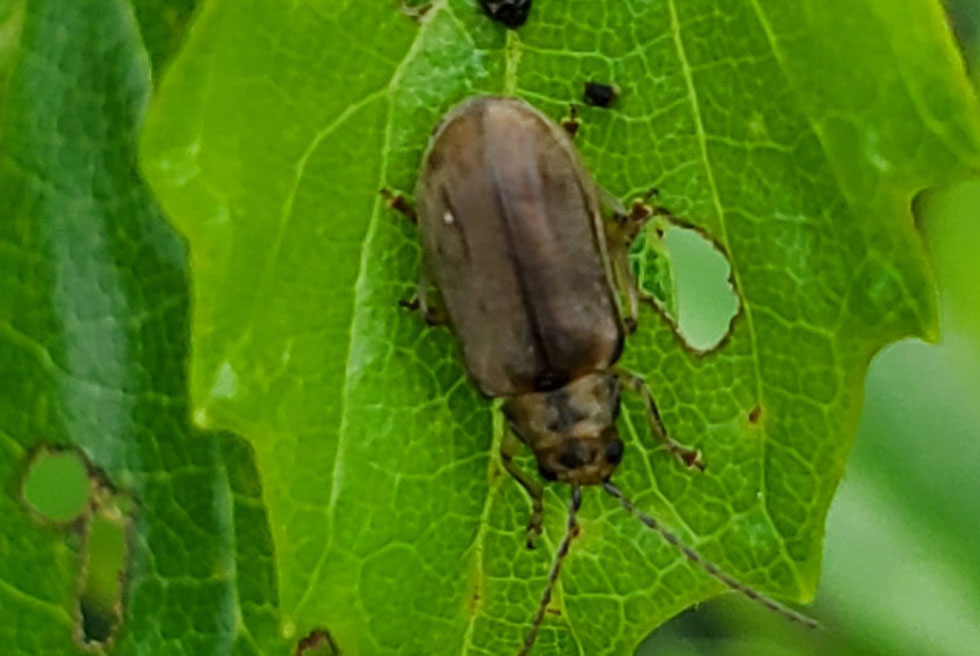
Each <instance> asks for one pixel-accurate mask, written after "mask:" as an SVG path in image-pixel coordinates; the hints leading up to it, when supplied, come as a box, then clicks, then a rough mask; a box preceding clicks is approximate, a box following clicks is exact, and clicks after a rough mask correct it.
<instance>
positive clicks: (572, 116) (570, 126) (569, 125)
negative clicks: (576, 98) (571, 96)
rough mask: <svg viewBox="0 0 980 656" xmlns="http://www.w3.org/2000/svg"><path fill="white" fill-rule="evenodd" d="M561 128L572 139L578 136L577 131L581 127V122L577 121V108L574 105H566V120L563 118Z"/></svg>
mask: <svg viewBox="0 0 980 656" xmlns="http://www.w3.org/2000/svg"><path fill="white" fill-rule="evenodd" d="M561 127H562V129H563V130H565V132H567V133H568V136H569V137H571V138H572V139H574V138H575V135H576V134H578V129H579V128H580V127H582V122H581V121H579V120H578V106H576V105H575V103H568V118H563V119H562V121H561Z"/></svg>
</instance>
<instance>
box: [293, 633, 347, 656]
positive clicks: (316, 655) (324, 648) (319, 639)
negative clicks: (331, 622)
mask: <svg viewBox="0 0 980 656" xmlns="http://www.w3.org/2000/svg"><path fill="white" fill-rule="evenodd" d="M294 654H295V656H339V655H340V649H339V648H338V647H337V643H335V642H334V641H333V638H332V637H331V636H330V632H329V631H326V630H324V629H313V630H312V631H310V633H309V634H308V635H307V636H306V637H305V638H303V639H302V640H300V641H299V642H297V643H296V651H295V652H294Z"/></svg>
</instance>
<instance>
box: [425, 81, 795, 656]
mask: <svg viewBox="0 0 980 656" xmlns="http://www.w3.org/2000/svg"><path fill="white" fill-rule="evenodd" d="M604 205H609V206H611V208H612V213H613V215H614V216H613V220H605V219H604V216H603V215H604ZM652 214H653V212H652V211H643V208H642V205H637V206H634V208H633V211H632V212H629V213H626V212H625V211H623V210H621V209H618V208H617V206H616V204H615V203H605V202H604V200H603V194H602V192H601V191H600V190H599V188H598V187H597V186H596V184H595V183H594V182H593V181H592V178H591V176H590V175H589V174H588V172H587V170H586V169H585V167H584V166H583V164H582V162H581V160H580V159H579V155H578V153H577V151H576V149H575V147H574V145H573V144H572V141H571V139H570V138H569V137H568V135H566V134H565V132H563V131H562V130H561V128H560V127H558V126H557V125H555V124H554V123H553V122H552V121H551V120H550V119H549V118H547V117H546V116H545V115H544V114H542V113H541V112H539V111H538V110H536V109H534V108H533V107H531V106H530V105H528V104H527V103H525V102H523V101H522V100H518V99H515V98H507V97H500V96H477V97H474V98H471V99H469V100H467V101H464V102H463V103H461V104H460V105H458V106H456V107H455V108H453V109H452V110H450V111H449V113H448V114H447V115H446V116H445V117H444V118H443V120H442V121H441V123H440V124H439V125H438V127H437V128H436V130H435V132H434V133H433V135H432V137H431V139H430V142H429V146H428V149H427V151H426V153H425V155H424V158H423V163H422V168H421V172H420V175H419V181H418V186H417V189H416V218H417V222H418V228H419V233H420V236H421V241H422V255H423V268H422V279H421V280H420V283H419V293H418V296H417V303H415V305H416V306H417V307H418V308H419V309H420V310H421V311H422V312H423V313H424V314H426V315H427V316H432V315H431V306H430V303H429V300H428V298H427V296H426V292H427V290H428V286H429V282H430V281H431V282H432V283H434V285H435V287H436V288H437V289H438V290H439V292H440V294H441V297H442V306H443V308H442V309H443V310H444V314H445V320H446V322H447V323H448V324H449V326H450V327H451V329H452V330H453V332H454V333H455V335H456V338H457V341H458V343H459V346H460V350H461V352H462V356H463V360H464V363H465V365H466V369H467V372H468V373H469V376H470V378H471V379H472V381H473V382H474V383H475V384H476V386H477V387H478V388H479V390H480V391H481V392H482V393H483V394H484V395H485V396H487V397H493V398H502V399H503V412H504V414H505V416H506V418H507V424H508V427H509V430H508V432H507V435H506V436H505V437H504V439H503V440H502V442H501V447H500V456H501V463H502V464H503V466H504V467H505V468H506V469H507V471H508V473H509V474H510V475H511V476H512V477H513V478H514V479H515V480H516V481H517V482H518V483H519V484H520V485H521V486H522V487H523V488H524V489H525V490H526V491H527V492H528V494H529V496H530V498H531V507H532V511H531V518H530V521H529V523H528V528H527V531H528V533H527V534H528V546H531V545H532V540H533V536H534V535H535V534H538V533H540V532H541V519H542V511H543V508H542V497H543V489H542V487H541V485H540V484H539V483H538V482H537V481H535V480H534V479H533V478H532V477H531V476H529V475H528V474H527V473H525V472H524V471H522V470H521V469H520V468H518V467H517V466H516V465H515V463H514V456H515V455H516V453H517V451H518V449H519V447H520V444H521V443H522V442H523V443H524V444H526V445H527V446H528V447H530V448H531V450H532V451H533V452H534V456H535V459H536V461H537V465H538V470H539V473H540V475H541V476H542V477H543V478H544V479H546V480H550V481H559V482H562V483H567V484H569V485H571V487H572V495H571V502H570V508H569V516H568V525H567V530H566V533H565V536H564V538H563V539H562V541H561V543H560V545H559V547H558V551H557V553H556V555H555V559H554V561H553V564H552V568H551V572H550V574H549V577H548V583H547V586H546V589H545V591H544V593H543V595H542V598H541V602H540V604H539V606H538V609H537V612H536V614H535V616H534V618H533V619H532V622H531V630H530V632H529V633H528V636H527V638H526V639H525V641H524V645H523V647H522V649H521V652H520V653H521V654H526V653H527V652H528V651H529V650H530V648H531V646H532V645H533V643H534V640H535V637H536V635H537V632H538V629H539V628H540V625H541V623H542V621H543V618H544V613H545V609H546V607H547V605H548V603H549V601H550V598H551V592H552V588H553V586H554V583H555V582H556V581H557V578H558V574H559V571H560V567H561V563H562V561H563V559H564V557H565V556H566V554H567V553H568V550H569V547H570V544H571V540H572V539H573V537H574V535H575V533H576V513H577V511H578V509H579V507H580V504H581V488H582V486H586V485H589V486H602V487H603V489H604V490H605V491H606V492H608V493H609V494H611V495H612V496H614V497H616V498H617V499H618V500H619V501H620V503H621V504H622V505H623V507H624V508H626V510H627V511H629V512H630V513H631V514H634V515H635V516H637V517H638V518H639V519H640V521H642V522H643V523H644V524H645V525H647V526H648V527H649V528H651V529H653V530H655V531H657V532H659V533H660V534H661V535H662V536H663V537H664V539H666V540H667V541H668V542H670V543H671V544H672V545H674V546H675V547H677V548H678V549H680V550H681V552H682V553H683V554H684V555H685V556H686V557H687V558H689V559H690V560H692V561H693V562H695V563H696V564H698V565H700V566H701V567H702V568H703V569H705V570H706V571H707V572H708V573H709V574H711V575H712V576H714V577H715V578H717V579H719V580H721V581H722V582H724V583H725V584H726V585H728V586H729V587H731V588H733V589H735V590H738V591H740V592H742V593H744V594H746V595H747V596H749V597H751V598H752V599H754V600H756V601H759V602H760V603H762V604H764V605H766V606H767V607H769V608H771V609H773V610H776V611H778V612H780V613H782V614H784V615H787V616H789V617H790V618H791V619H794V620H797V621H800V622H802V623H804V624H808V625H813V624H815V623H814V622H813V620H810V619H809V618H806V617H804V616H802V615H799V614H798V613H796V612H795V611H793V610H792V609H789V608H787V607H784V606H782V605H781V604H779V603H778V602H776V601H774V600H771V599H768V598H767V597H764V596H763V595H762V594H761V593H759V592H757V591H755V590H754V589H752V588H749V587H747V586H745V585H744V584H742V583H740V582H739V581H737V580H736V579H734V578H733V577H731V576H730V575H728V574H725V573H724V572H723V571H722V570H721V569H720V568H719V567H718V566H716V565H714V564H712V563H711V562H709V561H707V560H706V559H705V558H703V557H702V556H701V555H700V554H698V553H697V552H696V551H694V550H693V549H692V548H690V547H688V546H686V545H684V544H683V543H682V542H681V541H680V540H679V539H678V538H677V537H676V536H674V534H672V533H671V532H670V531H668V530H667V529H665V528H664V527H663V526H661V525H660V524H659V523H658V522H657V521H656V520H655V519H653V518H652V517H649V516H648V515H646V514H644V513H642V512H641V511H639V510H638V509H636V508H635V507H634V506H633V504H632V503H631V502H630V501H629V500H628V499H627V498H626V497H625V495H623V493H622V492H621V491H620V490H619V488H617V487H616V486H615V485H614V484H613V483H612V481H611V477H612V475H613V473H614V472H615V470H616V467H617V466H618V465H619V463H620V461H621V459H622V456H623V442H622V440H620V438H619V435H618V433H617V429H616V419H617V416H618V414H619V407H620V396H621V393H622V389H623V387H624V385H625V386H628V387H631V388H633V389H634V390H636V391H637V392H639V393H640V394H641V396H642V397H643V400H644V403H645V406H646V410H647V416H648V419H649V420H650V423H651V425H652V427H653V429H654V431H653V432H654V433H655V434H656V435H657V437H658V438H659V440H660V441H661V442H662V443H663V444H664V445H665V446H666V447H667V448H668V449H669V450H670V451H671V452H673V453H674V454H675V455H676V456H678V457H679V458H680V460H681V461H683V463H684V464H686V465H687V466H689V467H692V468H702V467H703V464H702V461H701V455H700V452H699V451H698V450H697V449H692V448H688V447H686V446H683V445H681V444H680V443H678V442H676V441H674V440H673V439H672V438H671V437H670V436H669V435H668V433H667V431H666V430H665V428H664V426H663V423H662V421H661V420H660V416H659V414H658V412H657V408H656V404H655V403H654V401H653V397H652V395H651V394H650V392H649V390H648V389H647V387H646V385H645V383H644V382H643V380H642V379H641V378H639V377H637V376H634V375H632V374H630V373H629V372H627V371H625V370H623V369H622V368H620V367H617V366H616V362H617V360H618V359H619V357H620V354H621V353H622V349H623V343H624V339H625V336H626V334H628V333H629V332H630V330H631V329H632V327H633V326H635V318H636V314H637V312H636V309H637V308H636V304H637V298H638V294H637V293H636V291H635V286H634V284H633V281H632V278H631V276H630V274H629V269H628V265H627V259H626V255H627V250H628V247H629V242H630V241H631V239H632V238H633V237H634V236H635V235H636V234H637V232H638V230H639V226H641V225H642V223H643V221H645V220H646V219H648V218H649V216H651V215H652ZM624 298H625V301H624V300H622V299H624Z"/></svg>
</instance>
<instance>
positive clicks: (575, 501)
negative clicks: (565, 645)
mask: <svg viewBox="0 0 980 656" xmlns="http://www.w3.org/2000/svg"><path fill="white" fill-rule="evenodd" d="M581 506H582V488H580V487H579V486H578V485H573V486H572V501H571V503H570V504H569V507H568V526H567V527H566V528H565V536H564V537H563V538H562V539H561V543H560V544H559V545H558V551H556V552H555V560H554V562H552V563H551V571H550V572H549V573H548V584H547V585H546V586H545V588H544V593H543V594H542V595H541V601H540V602H538V610H537V612H535V613H534V619H532V620H531V630H530V631H529V632H528V634H527V637H526V638H524V645H523V646H522V647H521V651H520V652H518V655H517V656H527V653H528V652H529V651H531V647H533V646H534V641H535V640H536V639H537V637H538V630H539V629H540V628H541V623H542V622H543V621H544V614H545V611H546V610H547V609H548V604H549V603H550V602H551V592H552V590H554V588H555V582H556V581H557V580H558V573H559V572H560V571H561V564H562V562H564V560H565V556H567V555H568V550H569V548H570V547H571V546H572V540H573V539H574V538H575V535H576V533H577V530H576V529H577V528H578V524H577V522H576V515H577V514H578V509H579V508H580V507H581Z"/></svg>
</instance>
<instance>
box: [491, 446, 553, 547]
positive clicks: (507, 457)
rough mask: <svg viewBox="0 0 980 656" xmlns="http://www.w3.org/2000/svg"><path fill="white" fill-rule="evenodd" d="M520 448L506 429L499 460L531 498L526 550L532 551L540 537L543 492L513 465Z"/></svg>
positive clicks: (535, 482) (539, 486) (537, 484)
mask: <svg viewBox="0 0 980 656" xmlns="http://www.w3.org/2000/svg"><path fill="white" fill-rule="evenodd" d="M520 448H521V442H520V440H519V439H517V436H516V435H514V432H513V431H512V430H510V429H509V428H508V429H507V432H506V433H505V434H504V439H503V441H501V443H500V460H501V461H502V462H503V463H504V469H506V470H507V473H508V474H510V475H511V476H512V477H513V478H514V480H516V481H517V482H518V483H520V484H521V487H523V488H524V489H525V490H527V494H528V496H529V497H531V518H530V520H528V523H527V548H528V549H533V548H534V538H535V536H537V535H541V528H542V526H541V521H542V520H541V518H542V516H543V514H544V490H543V489H542V487H541V484H540V483H538V482H537V481H535V480H534V479H532V478H531V477H530V476H528V475H527V473H526V472H524V471H523V470H521V468H520V467H518V466H517V465H516V464H514V456H515V455H516V454H517V451H518V450H519V449H520Z"/></svg>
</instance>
